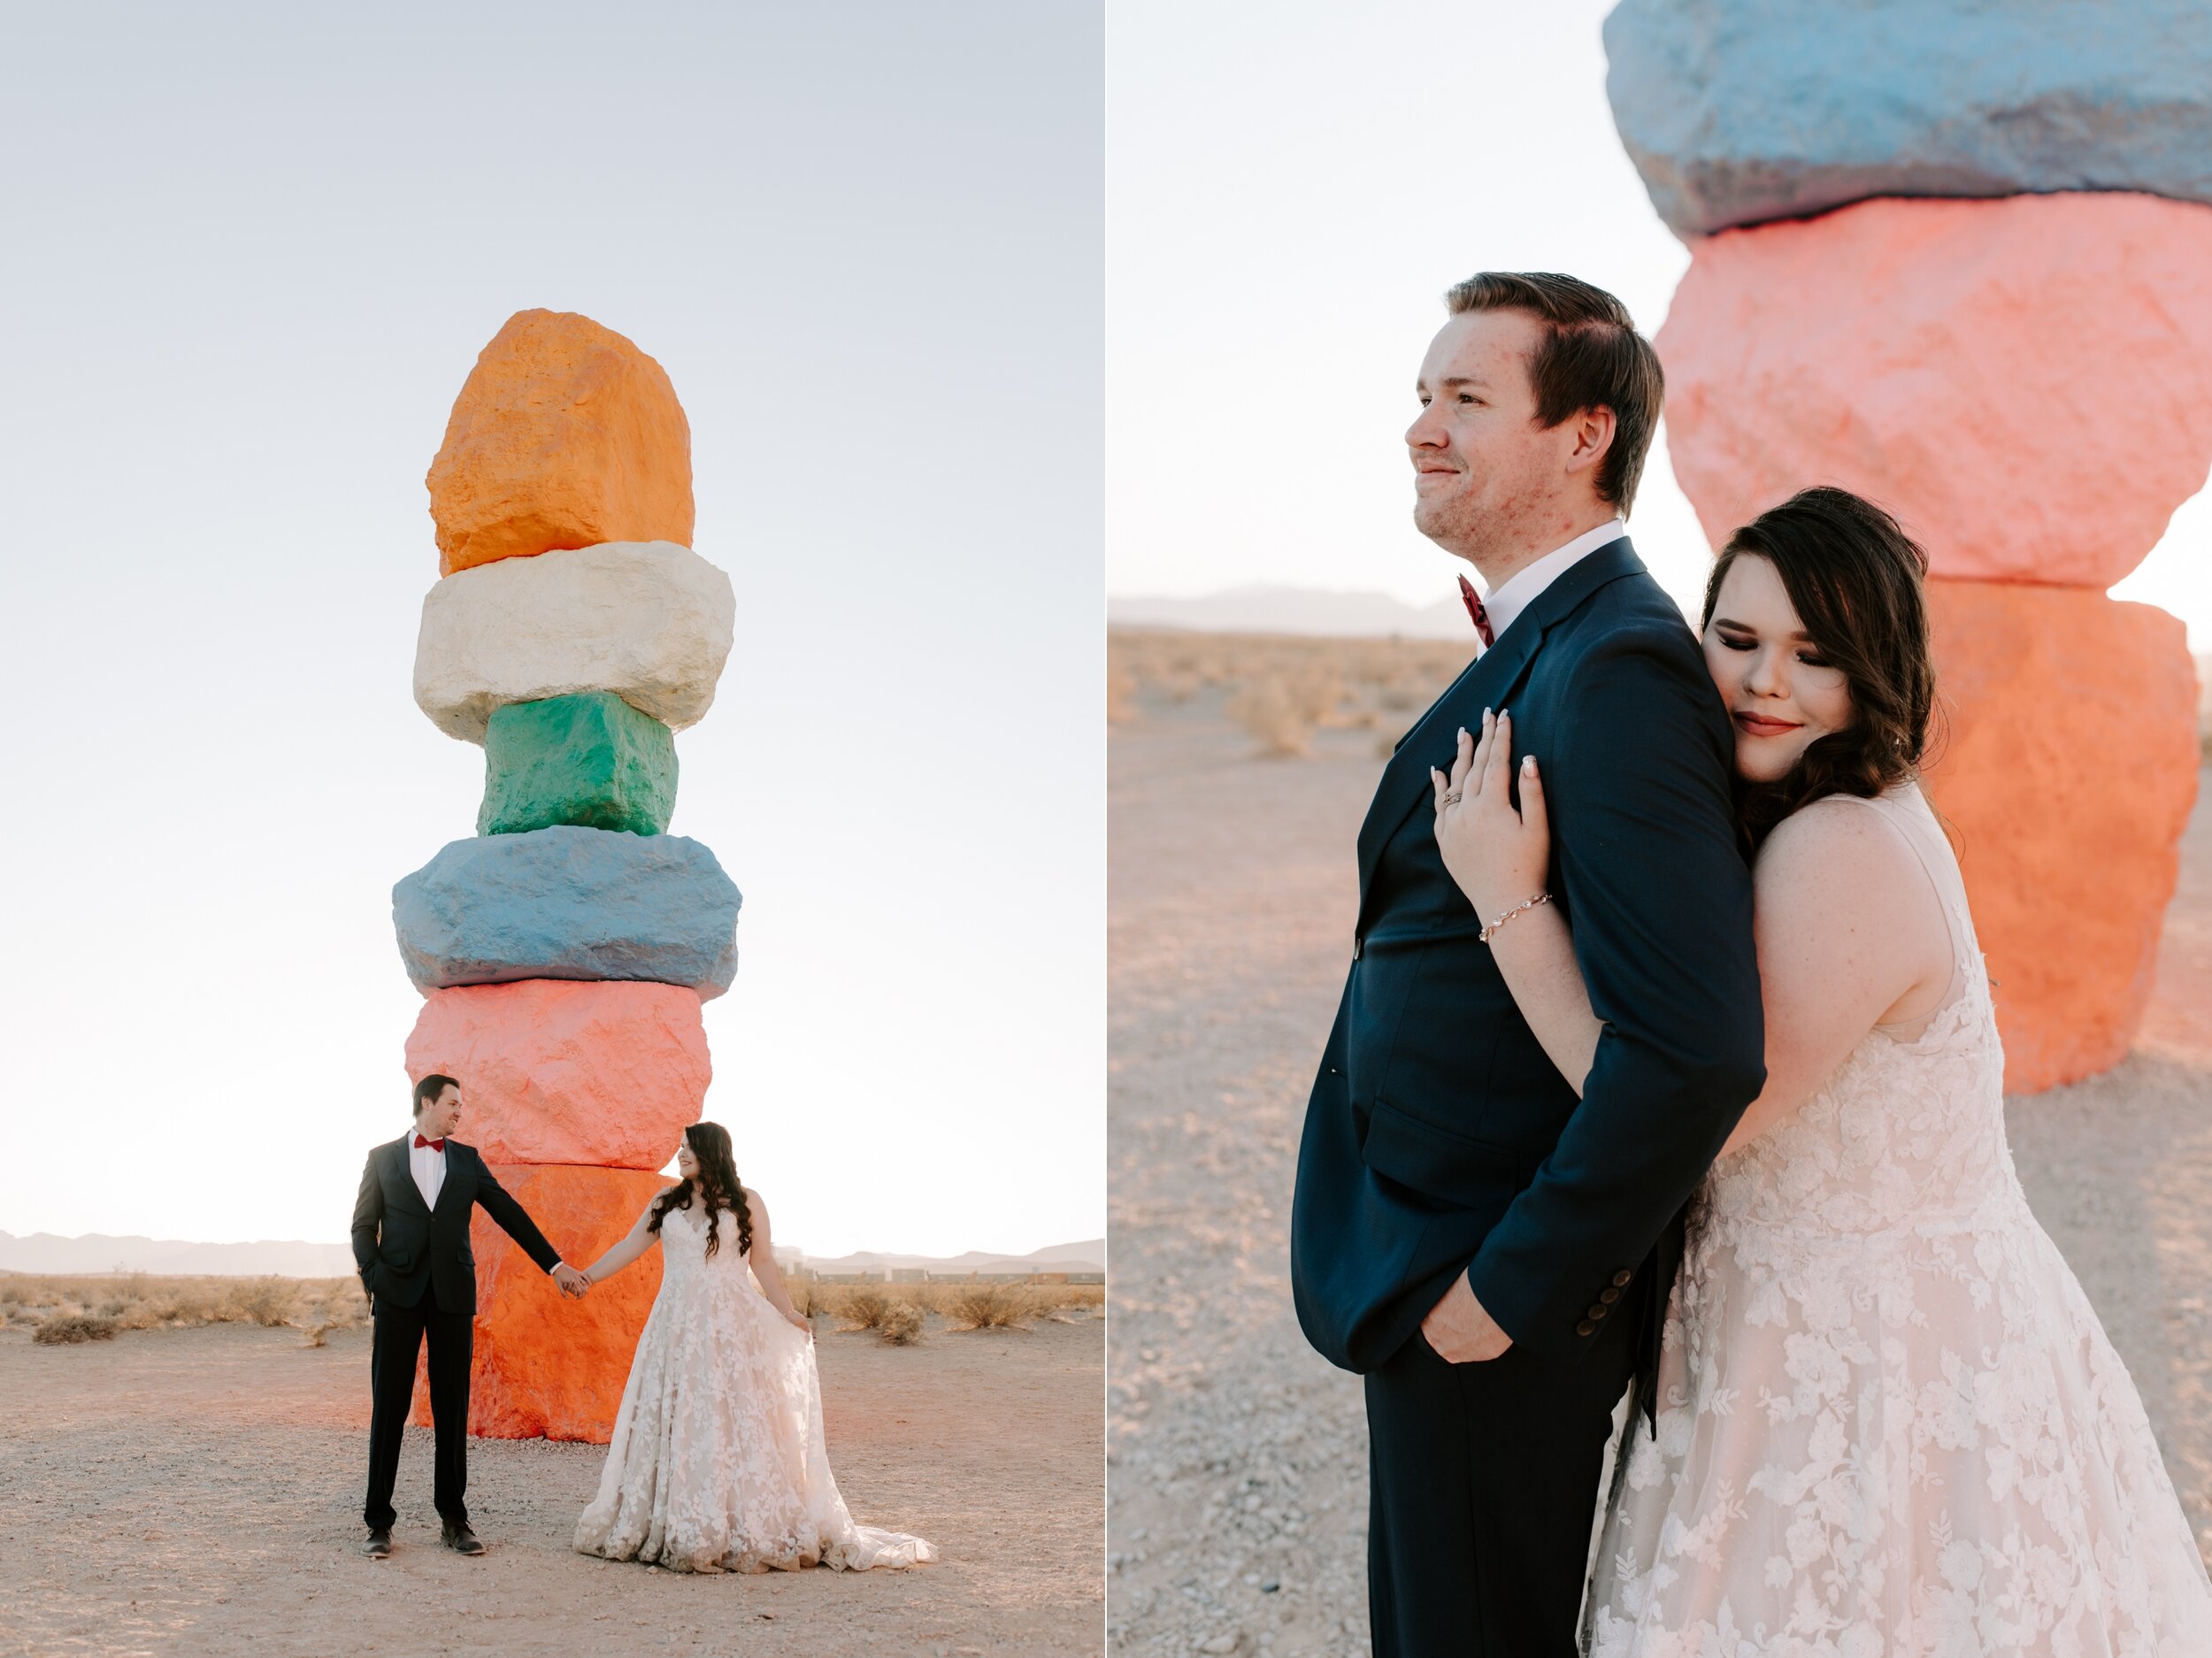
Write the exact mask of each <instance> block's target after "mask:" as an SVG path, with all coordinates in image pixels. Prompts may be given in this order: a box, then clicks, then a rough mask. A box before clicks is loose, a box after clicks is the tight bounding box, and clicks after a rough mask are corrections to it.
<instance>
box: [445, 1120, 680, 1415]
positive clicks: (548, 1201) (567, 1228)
mask: <svg viewBox="0 0 2212 1658" xmlns="http://www.w3.org/2000/svg"><path fill="white" fill-rule="evenodd" d="M492 1172H493V1173H494V1174H495V1175H497V1176H498V1177H499V1183H500V1184H501V1185H502V1186H505V1187H506V1188H507V1190H508V1191H509V1192H510V1193H511V1194H513V1195H514V1197H515V1199H516V1201H518V1202H519V1203H521V1205H522V1207H523V1208H524V1209H527V1210H529V1212H530V1218H531V1219H532V1220H534V1221H535V1222H537V1224H538V1228H539V1230H540V1231H541V1232H544V1233H545V1235H546V1237H547V1238H549V1239H550V1240H552V1243H553V1247H555V1248H556V1249H558V1250H559V1251H560V1252H561V1258H562V1259H563V1260H565V1261H566V1262H567V1263H569V1264H570V1265H571V1266H574V1267H587V1266H589V1265H590V1264H591V1263H593V1262H594V1261H595V1260H596V1259H598V1257H599V1255H600V1254H601V1253H602V1252H603V1251H604V1250H606V1249H607V1248H609V1247H611V1246H612V1245H613V1244H615V1243H616V1242H618V1241H619V1240H620V1239H621V1238H622V1236H623V1235H624V1234H625V1233H626V1232H628V1231H629V1230H630V1226H631V1224H632V1223H633V1222H634V1221H635V1220H636V1219H637V1217H638V1212H639V1211H640V1210H641V1209H643V1208H644V1207H645V1206H646V1205H647V1204H648V1203H649V1202H650V1201H652V1199H653V1196H654V1194H656V1193H657V1192H659V1191H660V1190H661V1189H662V1187H663V1186H666V1185H667V1184H668V1182H666V1181H664V1180H663V1179H662V1178H660V1177H659V1176H658V1175H656V1174H647V1173H644V1172H642V1171H638V1170H634V1169H580V1168H574V1167H571V1166H568V1165H565V1164H560V1163H549V1164H537V1165H532V1164H527V1163H511V1164H509V1165H507V1166H505V1167H503V1168H501V1167H495V1168H494V1169H493V1170H492ZM470 1242H471V1244H472V1247H474V1249H475V1252H476V1362H475V1369H474V1371H473V1373H472V1376H471V1377H470V1398H469V1432H472V1433H477V1434H481V1435H483V1436H484V1437H485V1438H486V1439H586V1440H588V1441H590V1442H591V1443H592V1444H594V1445H604V1444H605V1443H606V1442H607V1440H608V1438H609V1436H610V1435H611V1434H612V1433H613V1432H614V1418H615V1412H616V1411H617V1410H618V1409H620V1407H621V1404H622V1385H623V1383H624V1382H625V1381H626V1380H627V1379H628V1378H629V1374H630V1355H632V1354H633V1353H634V1351H636V1348H637V1339H638V1334H639V1332H641V1331H642V1330H643V1329H644V1328H645V1315H646V1313H647V1312H648V1311H649V1310H650V1309H651V1307H652V1305H653V1297H654V1295H655V1293H657V1291H658V1290H659V1288H660V1282H661V1257H660V1251H659V1250H658V1249H649V1250H648V1251H647V1252H646V1253H645V1255H644V1256H643V1257H642V1258H641V1259H640V1260H638V1261H636V1262H634V1263H632V1264H631V1265H630V1266H629V1267H627V1268H626V1269H625V1270H623V1271H621V1272H618V1273H617V1274H616V1275H615V1276H614V1277H613V1278H610V1279H608V1280H607V1282H605V1283H604V1284H601V1285H597V1286H595V1287H594V1288H593V1289H592V1291H591V1293H589V1294H588V1295H587V1296H585V1297H584V1298H583V1299H582V1300H581V1301H569V1300H567V1299H566V1298H565V1297H564V1296H563V1295H562V1294H561V1293H560V1291H559V1290H558V1289H557V1288H556V1287H555V1286H554V1283H553V1280H552V1278H550V1277H549V1275H547V1274H546V1273H544V1272H541V1271H540V1270H538V1263H536V1262H534V1261H533V1260H531V1259H530V1257H529V1256H528V1255H525V1254H523V1253H522V1251H521V1250H519V1249H518V1248H517V1247H515V1246H514V1244H513V1243H512V1242H511V1241H510V1240H509V1239H508V1237H507V1234H506V1233H505V1232H502V1231H500V1230H499V1228H498V1227H497V1226H495V1225H494V1224H492V1222H491V1221H490V1219H489V1218H488V1217H486V1215H485V1214H484V1211H483V1210H482V1209H478V1210H477V1211H476V1219H475V1224H474V1226H473V1229H472V1232H471V1233H470ZM413 1419H414V1422H415V1424H416V1425H417V1426H418V1427H427V1426H428V1425H429V1424H430V1392H429V1384H428V1383H427V1381H426V1379H425V1376H424V1372H423V1371H422V1370H420V1369H419V1368H418V1370H417V1371H416V1376H415V1409H414V1417H413Z"/></svg>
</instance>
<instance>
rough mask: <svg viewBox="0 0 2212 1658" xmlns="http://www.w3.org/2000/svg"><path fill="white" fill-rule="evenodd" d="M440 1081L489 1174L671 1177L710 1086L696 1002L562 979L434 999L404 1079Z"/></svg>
mask: <svg viewBox="0 0 2212 1658" xmlns="http://www.w3.org/2000/svg"><path fill="white" fill-rule="evenodd" d="M434 1071H442V1072H443V1073H444V1074H445V1075H447V1076H449V1077H457V1078H459V1079H460V1083H461V1094H462V1098H463V1100H464V1101H465V1113H464V1115H463V1117H462V1120H461V1126H460V1128H459V1130H458V1131H457V1132H459V1134H460V1136H461V1138H462V1139H464V1140H466V1141H468V1143H469V1144H470V1145H472V1146H474V1147H475V1148H477V1149H478V1150H480V1151H481V1152H482V1153H483V1154H484V1158H485V1161H486V1162H488V1163H590V1164H596V1165H599V1166H601V1167H605V1168H617V1169H660V1168H664V1167H665V1166H666V1165H667V1163H668V1160H669V1159H670V1158H671V1157H673V1156H674V1155H676V1147H677V1144H678V1142H679V1141H680V1140H682V1138H683V1132H684V1129H685V1128H686V1127H687V1125H690V1124H693V1123H695V1122H697V1121H698V1120H699V1116H700V1112H701V1109H702V1108H703V1105H704V1103H705V1101H706V1094H707V1083H708V1081H709V1079H710V1078H711V1077H712V1075H713V1069H712V1066H711V1065H710V1063H709V1060H708V1057H707V1033H706V1029H705V1027H704V1026H703V1025H702V1024H701V1023H700V1019H699V994H698V992H696V991H695V990H687V989H686V988H684V987H683V986H680V985H661V984H650V983H645V982H641V981H631V980H620V981H615V980H605V981H601V980H579V979H518V980H517V981H515V982H514V983H511V984H504V985H465V986H458V987H457V988H454V989H450V990H434V991H432V992H431V993H430V994H429V998H428V1000H426V1002H424V1003H423V1008H422V1012H421V1014H420V1016H419V1017H417V1019H416V1020H415V1029H414V1032H413V1034H412V1035H411V1036H409V1037H408V1039H407V1075H408V1078H409V1079H410V1080H411V1081H416V1080H419V1079H420V1078H424V1077H426V1076H429V1075H430V1074H431V1073H433V1072H434Z"/></svg>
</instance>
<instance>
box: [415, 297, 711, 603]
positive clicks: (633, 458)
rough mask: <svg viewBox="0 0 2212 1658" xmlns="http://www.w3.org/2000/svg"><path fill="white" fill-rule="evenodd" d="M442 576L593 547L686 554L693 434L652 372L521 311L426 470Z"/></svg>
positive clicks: (615, 348) (591, 327) (623, 343)
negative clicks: (638, 546)
mask: <svg viewBox="0 0 2212 1658" xmlns="http://www.w3.org/2000/svg"><path fill="white" fill-rule="evenodd" d="M426 481H427V482H428V484H429V486H430V516H431V517H432V518H434V520H435V521H436V523H437V526H438V555H439V557H438V573H439V574H441V575H451V574H452V573H453V572H456V571H459V570H468V569H471V568H472V567H474V566H476V565H479V564H491V563H493V562H495V560H498V559H502V558H520V557H530V556H532V555H534V554H537V553H543V552H548V551H550V550H552V549H556V548H564V547H589V546H591V545H593V544H594V543H595V542H598V541H675V542H677V543H679V544H680V545H682V546H685V547H688V546H690V545H691V533H692V518H693V514H692V499H691V426H690V423H689V422H688V421H687V420H686V419H685V418H684V411H683V405H682V404H681V403H678V402H677V401H676V391H675V388H673V387H672V386H671V385H670V384H669V383H668V376H667V375H666V374H665V373H664V372H662V369H661V365H659V364H657V363H656V362H655V361H653V359H652V358H651V357H648V356H646V355H645V353H644V352H642V351H641V350H639V349H637V347H636V346H634V345H633V344H631V343H630V342H629V341H627V340H626V339H624V338H623V337H622V336H621V335H620V334H616V333H615V332H614V331H613V330H612V329H610V328H603V327H601V326H599V325H598V324H597V323H595V322H594V321H592V319H590V318H588V317H580V316H578V315H576V314H575V313H574V312H573V311H517V312H516V313H515V314H514V315H513V316H511V317H510V318H509V319H507V326H505V327H503V328H502V329H501V330H500V331H499V333H498V334H496V335H495V336H494V337H493V339H492V342H491V343H490V344H489V345H488V346H486V347H485V348H484V349H483V351H482V352H481V353H480V355H479V356H478V357H477V359H476V367H475V369H474V370H473V371H472V372H471V373H470V375H469V377H468V380H467V381H466V382H465V384H464V385H463V386H462V388H461V395H460V396H459V397H457V399H455V401H454V404H453V413H452V416H451V418H449V419H448V420H447V422H446V428H445V441H444V443H443V444H442V445H441V446H440V447H439V449H438V456H437V458H436V459H435V460H434V461H432V462H431V463H430V475H429V478H428V479H427V480H426Z"/></svg>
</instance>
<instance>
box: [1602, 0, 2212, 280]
mask: <svg viewBox="0 0 2212 1658" xmlns="http://www.w3.org/2000/svg"><path fill="white" fill-rule="evenodd" d="M1605 52H1606V58H1607V59H1608V61H1609V65H1610V66H1609V71H1608V73H1607V75H1606V80H1605V89H1606V94H1607V96H1609V98H1610V99H1611V100H1612V104H1613V119H1614V123H1615V124H1616V125H1617V127H1619V128H1620V134H1621V142H1622V143H1623V144H1624V146H1626V148H1627V150H1628V153H1629V157H1630V158H1631V159H1632V160H1633V161H1634V162H1635V164H1636V170H1637V171H1638V172H1639V173H1641V174H1642V175H1643V180H1644V187H1645V188H1647V190H1649V191H1650V192H1651V200H1652V204H1653V205H1654V206H1655V207H1656V208H1657V209H1658V210H1659V217H1660V218H1662V219H1665V220H1666V222H1667V224H1668V225H1669V226H1670V227H1671V228H1672V229H1673V230H1674V231H1675V233H1676V234H1678V235H1681V236H1685V237H1687V236H1694V235H1701V234H1709V233H1710V232H1713V231H1717V230H1724V229H1727V228H1729V227H1730V226H1736V225H1751V224H1756V223H1758V222H1760V221H1761V220H1763V219H1787V218H1795V217H1801V216H1803V215H1806V214H1810V213H1819V212H1824V211H1827V210H1828V209H1830V208H1833V207H1842V206H1846V205H1847V204H1849V203H1853V202H1859V201H1864V200H1866V199H1867V198H1869V197H1870V196H2026V195H2040V194H2045V193H2048V192H2051V191H2055V190H2138V191H2142V192H2144V193H2146V194H2148V195H2152V196H2171V197H2173V198H2175V199H2177V200H2179V201H2187V202H2207V203H2212V23H2208V21H2207V19H2206V16H2205V12H2204V7H2203V0H2128V3H2127V4H2124V5H2115V4H2110V0H1780V3H1778V0H1622V4H1620V5H1618V6H1617V7H1616V8H1615V9H1614V11H1613V12H1612V15H1611V16H1609V17H1608V18H1607V19H1605Z"/></svg>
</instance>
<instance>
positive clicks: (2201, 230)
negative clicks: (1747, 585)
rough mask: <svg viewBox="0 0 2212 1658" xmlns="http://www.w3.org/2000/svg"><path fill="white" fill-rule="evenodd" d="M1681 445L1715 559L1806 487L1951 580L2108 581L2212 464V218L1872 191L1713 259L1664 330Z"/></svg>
mask: <svg viewBox="0 0 2212 1658" xmlns="http://www.w3.org/2000/svg"><path fill="white" fill-rule="evenodd" d="M1656 343H1657V345H1658V348H1659V355H1660V357H1661V358H1662V360H1663V362H1664V363H1665V365H1666V371H1667V446H1668V452H1669V454H1670V455H1671V457H1672V458H1673V463H1674V470H1675V475H1676V477H1677V478H1678V479H1679V480H1680V481H1681V484H1682V487H1683V491H1684V493H1686V495H1688V496H1689V498H1690V501H1691V503H1692V504H1693V505H1694V507H1695V508H1696V509H1697V513H1698V518H1699V519H1700V520H1701V522H1702V523H1703V525H1704V526H1705V532H1706V533H1707V535H1708V536H1709V537H1710V538H1711V539H1712V541H1713V543H1714V544H1715V545H1716V546H1717V545H1719V544H1720V543H1721V541H1723V540H1724V539H1725V537H1726V536H1727V534H1728V533H1729V532H1730V531H1732V529H1734V528H1735V527H1736V526H1738V525H1740V524H1742V523H1743V522H1744V521H1745V520H1747V518H1751V517H1752V516H1754V515H1755V513H1757V512H1759V511H1761V510H1763V509H1764V508H1766V507H1769V506H1771V505H1773V504H1774V503H1776V502H1777V501H1779V500H1781V499H1782V498H1783V497H1785V496H1786V495H1790V494H1791V493H1793V491H1795V490H1797V489H1799V488H1801V487H1804V486H1806V485H1808V484H1815V483H1832V484H1840V485H1842V486H1843V487H1846V488H1848V489H1855V490H1856V491H1858V492H1859V493H1860V494H1862V495H1867V496H1869V497H1870V498H1871V499H1873V500H1876V501H1878V502H1880V503H1882V504H1883V505H1884V506H1886V507H1887V508H1889V509H1890V510H1892V511H1893V512H1895V513H1896V514H1897V515H1898V517H1899V518H1901V519H1902V520H1903V522H1904V524H1905V526H1906V528H1907V529H1908V530H1909V531H1911V532H1912V533H1913V534H1914V535H1915V536H1916V537H1917V538H1918V539H1919V540H1920V541H1922V542H1923V543H1924V545H1925V546H1926V547H1927V549H1928V553H1929V557H1930V558H1931V559H1932V562H1933V564H1934V569H1935V572H1936V573H1937V574H1939V575H1945V576H1962V577H1972V578H1976V579H1978V580H1998V581H2044V582H2062V583H2069V584H2073V585H2078V586H2081V587H2096V588H2100V589H2101V588H2104V587H2109V586H2110V585H2111V584H2112V583H2114V582H2116V581H2117V580H2120V579H2121V578H2122V577H2123V576H2124V575H2126V574H2127V573H2128V572H2130V571H2131V570H2132V569H2134V568H2135V566H2136V565H2137V564H2139V563H2140V562H2141V560H2142V558H2143V556H2144V555H2145V554H2146V553H2147V552H2149V551H2150V549H2151V548H2152V547H2153V546H2154V544H2156V542H2157V541H2158V539H2159V537H2160V536H2161V535H2162V533H2164V532H2165V528H2166V521H2167V519H2168V518H2170V516H2171V515H2172V513H2173V510H2174V509H2175V508H2176V507H2177V506H2179V505H2180V504H2181V503H2183V502H2185V501H2186V500H2187V499H2188V498H2189V497H2190V496H2191V495H2194V494H2195V493H2196V492H2197V490H2198V489H2199V488H2200V487H2202V486H2203V483H2204V480H2205V472H2206V468H2207V466H2208V464H2212V373H2208V372H2206V364H2207V362H2208V360H2212V207H2203V206H2198V205H2195V204H2192V203H2177V202H2162V201H2157V200H2154V199H2153V198H2152V197H2149V196H2019V197H2016V198H2014V199H2013V200H2010V201H2005V202H1899V201H1883V202H1869V203H1864V204H1863V205H1862V206H1858V207H1850V208H1846V209H1844V210H1843V211H1840V212H1836V213H1832V214H1830V215H1828V216H1827V217H1826V218H1824V219H1812V220H1808V221H1802V222H1797V223H1791V224H1779V225H1767V226H1761V227H1760V228H1758V229H1755V230H1734V231H1729V232H1727V233H1726V234H1723V235H1718V236H1715V237H1712V238H1711V239H1709V241H1705V242H1700V243H1698V244H1697V246H1696V248H1695V249H1694V252H1693V257H1692V259H1691V264H1690V268H1689V270H1688V272H1686V274H1685V275H1684V277H1683V279H1682V284H1681V286H1680V288H1678V289H1677V290H1676V292H1675V296H1674V304H1673V309H1672V310H1671V311H1670V313H1669V314H1668V317H1667V322H1666V326H1664V327H1663V328H1662V329H1661V330H1660V331H1659V334H1658V338H1657V342H1656Z"/></svg>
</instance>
